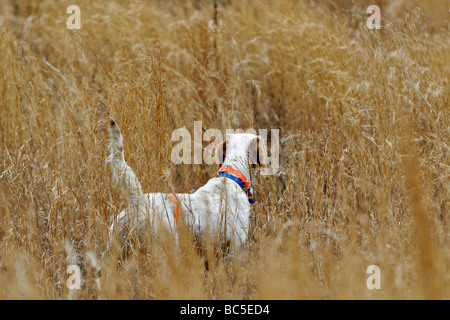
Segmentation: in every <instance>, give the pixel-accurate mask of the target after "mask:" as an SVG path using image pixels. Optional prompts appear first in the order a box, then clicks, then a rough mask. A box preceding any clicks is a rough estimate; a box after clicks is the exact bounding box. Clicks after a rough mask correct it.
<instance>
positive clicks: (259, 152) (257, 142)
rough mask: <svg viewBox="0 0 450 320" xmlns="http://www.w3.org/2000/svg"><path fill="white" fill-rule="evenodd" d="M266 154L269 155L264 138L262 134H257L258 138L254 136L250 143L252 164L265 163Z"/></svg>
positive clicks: (250, 160)
mask: <svg viewBox="0 0 450 320" xmlns="http://www.w3.org/2000/svg"><path fill="white" fill-rule="evenodd" d="M266 155H267V149H266V145H265V143H264V140H263V139H262V138H261V137H260V136H257V137H256V138H254V139H253V140H252V142H251V143H250V146H249V163H250V165H252V164H255V165H256V164H257V165H259V166H261V163H263V164H265V163H266V162H265V161H264V159H265V157H266Z"/></svg>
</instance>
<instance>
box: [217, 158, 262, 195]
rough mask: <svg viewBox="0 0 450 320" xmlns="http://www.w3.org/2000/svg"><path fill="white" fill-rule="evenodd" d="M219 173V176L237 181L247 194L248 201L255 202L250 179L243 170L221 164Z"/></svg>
mask: <svg viewBox="0 0 450 320" xmlns="http://www.w3.org/2000/svg"><path fill="white" fill-rule="evenodd" d="M217 175H218V176H219V177H227V178H229V179H231V180H233V181H234V182H236V183H237V184H238V185H239V186H240V187H241V189H242V190H244V192H245V193H246V194H247V196H248V202H250V203H255V199H253V191H252V188H251V187H250V181H248V179H247V178H246V177H245V176H244V175H243V174H242V173H241V172H239V171H238V170H236V169H233V168H230V167H228V166H221V167H220V168H219V171H217Z"/></svg>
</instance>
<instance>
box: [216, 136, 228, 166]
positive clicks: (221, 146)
mask: <svg viewBox="0 0 450 320" xmlns="http://www.w3.org/2000/svg"><path fill="white" fill-rule="evenodd" d="M226 154H227V140H224V141H223V142H222V143H221V144H219V151H218V155H217V156H218V157H219V163H220V164H221V165H222V164H223V163H224V161H225V158H226Z"/></svg>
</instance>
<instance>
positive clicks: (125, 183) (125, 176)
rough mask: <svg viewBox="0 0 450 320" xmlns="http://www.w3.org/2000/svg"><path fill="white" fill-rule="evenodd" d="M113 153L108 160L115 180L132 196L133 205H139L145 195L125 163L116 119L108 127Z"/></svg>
mask: <svg viewBox="0 0 450 320" xmlns="http://www.w3.org/2000/svg"><path fill="white" fill-rule="evenodd" d="M108 132H109V139H110V146H111V153H110V155H109V156H108V158H107V159H106V162H109V163H110V164H111V166H112V169H113V172H114V178H115V179H116V180H118V181H119V182H120V184H121V186H122V189H123V190H124V192H126V193H127V194H129V195H130V200H131V203H133V204H134V205H137V203H138V200H139V198H140V197H141V196H142V195H143V192H142V187H141V184H140V183H139V180H138V179H137V177H136V174H135V173H134V171H133V169H131V168H130V167H129V166H128V164H127V163H126V162H125V157H124V151H123V137H122V134H121V133H120V129H119V127H118V126H117V124H116V122H115V121H114V119H110V121H109V125H108Z"/></svg>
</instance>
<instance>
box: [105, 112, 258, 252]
mask: <svg viewBox="0 0 450 320" xmlns="http://www.w3.org/2000/svg"><path fill="white" fill-rule="evenodd" d="M109 134H110V139H111V154H110V156H109V157H108V159H107V161H108V162H109V163H111V165H112V168H113V172H114V177H115V178H116V179H118V180H120V182H121V185H122V187H123V189H124V191H125V192H126V193H127V194H129V195H130V205H129V207H128V208H126V209H125V210H123V211H122V212H121V213H120V214H119V215H118V217H117V219H115V221H114V222H113V224H112V225H111V227H110V232H111V236H112V235H114V234H115V233H116V232H118V234H119V235H120V240H121V241H123V240H124V239H125V238H126V237H127V234H126V233H127V232H129V231H130V230H136V231H137V232H138V235H139V236H140V237H144V236H145V233H146V232H148V231H150V232H155V233H157V232H158V230H159V228H160V227H161V226H164V227H166V228H168V230H169V231H170V232H172V234H173V236H174V237H175V238H176V239H177V228H176V222H175V217H174V212H175V203H174V202H173V200H172V199H171V198H169V196H168V195H167V194H164V193H147V194H144V193H143V192H142V187H141V185H140V183H139V181H138V179H137V177H136V175H135V173H134V172H133V170H132V169H131V168H130V167H129V166H128V164H127V163H126V162H125V159H124V152H123V139H122V135H121V133H120V130H119V128H118V126H117V124H116V123H115V122H114V120H111V122H110V124H109ZM260 141H261V140H260V137H259V136H256V135H253V134H248V133H242V134H239V133H237V134H233V135H231V136H230V137H227V141H226V158H225V160H224V163H223V164H224V165H227V166H229V167H231V168H233V169H235V170H238V171H240V172H241V173H242V174H243V175H244V176H245V177H246V178H247V179H248V180H249V181H250V183H251V177H250V175H251V173H250V171H251V167H250V165H249V161H248V160H249V159H248V157H249V148H250V146H251V145H253V143H255V142H257V144H258V145H259V142H260ZM175 196H176V197H177V199H178V205H181V207H182V215H181V218H180V220H181V219H183V221H184V223H185V224H186V225H187V226H188V227H189V228H190V230H191V231H193V232H195V234H196V235H197V236H199V237H203V236H205V235H206V234H208V235H210V236H212V237H214V236H216V237H221V239H219V240H220V241H221V242H222V243H223V241H224V240H225V235H226V239H227V240H231V243H234V247H237V248H241V247H242V246H243V245H244V244H245V242H246V240H247V236H248V227H249V215H250V203H249V201H248V196H247V194H246V193H245V192H244V191H243V190H242V189H241V187H240V186H239V185H238V184H237V183H236V182H234V181H232V180H230V179H228V178H226V177H215V178H212V179H210V180H209V181H208V182H207V183H206V184H205V185H204V186H203V187H201V188H199V189H198V190H197V191H196V192H194V193H192V194H186V193H181V194H175Z"/></svg>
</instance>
